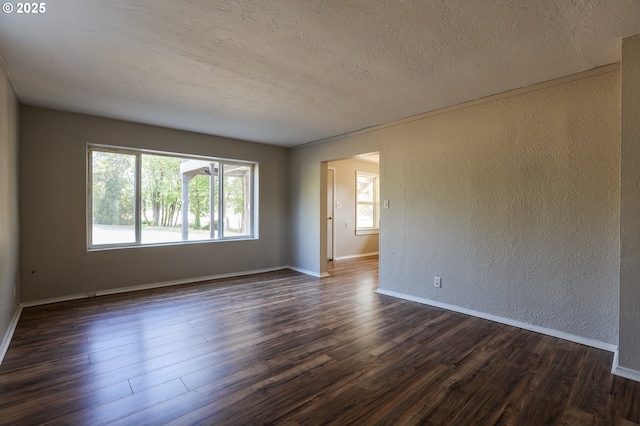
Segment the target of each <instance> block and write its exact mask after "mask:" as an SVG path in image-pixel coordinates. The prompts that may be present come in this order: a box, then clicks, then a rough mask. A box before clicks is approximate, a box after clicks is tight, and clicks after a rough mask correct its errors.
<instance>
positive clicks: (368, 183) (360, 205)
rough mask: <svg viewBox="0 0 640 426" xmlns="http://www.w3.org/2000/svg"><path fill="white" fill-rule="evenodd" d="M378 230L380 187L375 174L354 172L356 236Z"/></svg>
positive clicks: (375, 232) (374, 232) (373, 232)
mask: <svg viewBox="0 0 640 426" xmlns="http://www.w3.org/2000/svg"><path fill="white" fill-rule="evenodd" d="M379 228H380V186H379V179H378V174H377V173H368V172H359V171H358V172H356V235H367V234H377V233H378V231H379Z"/></svg>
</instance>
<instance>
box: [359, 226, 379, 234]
mask: <svg viewBox="0 0 640 426" xmlns="http://www.w3.org/2000/svg"><path fill="white" fill-rule="evenodd" d="M379 233H380V229H379V228H370V229H356V235H377V234H379Z"/></svg>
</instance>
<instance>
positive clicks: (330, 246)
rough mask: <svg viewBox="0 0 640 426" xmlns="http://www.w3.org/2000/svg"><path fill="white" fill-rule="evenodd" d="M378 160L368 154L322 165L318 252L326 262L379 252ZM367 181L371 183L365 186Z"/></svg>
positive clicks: (375, 156) (376, 156)
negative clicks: (323, 241)
mask: <svg viewBox="0 0 640 426" xmlns="http://www.w3.org/2000/svg"><path fill="white" fill-rule="evenodd" d="M379 161H380V160H379V155H378V153H368V154H363V155H358V156H355V157H351V158H344V159H339V160H334V161H328V162H327V163H325V167H326V169H325V170H326V179H324V178H323V184H324V183H326V192H325V194H326V207H325V205H324V202H323V203H322V204H323V205H322V212H323V214H322V216H323V217H325V218H326V220H325V223H326V231H324V230H323V233H325V232H326V234H325V237H324V238H323V239H326V248H325V247H324V246H322V252H324V253H325V254H326V260H327V261H328V262H332V261H340V260H343V259H350V258H358V257H366V256H373V255H377V254H378V253H379V216H380V205H379V204H380V194H379V188H380V186H379V171H380V165H379ZM363 176H364V177H363ZM374 177H375V178H374ZM363 180H364V181H366V182H364V181H363ZM369 181H371V182H375V184H374V185H366V183H367V182H369ZM323 189H324V188H323ZM323 201H324V200H323ZM325 209H326V211H325Z"/></svg>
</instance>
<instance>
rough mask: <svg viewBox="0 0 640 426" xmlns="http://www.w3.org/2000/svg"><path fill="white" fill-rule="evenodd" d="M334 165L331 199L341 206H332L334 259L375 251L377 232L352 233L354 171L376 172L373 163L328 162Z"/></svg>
mask: <svg viewBox="0 0 640 426" xmlns="http://www.w3.org/2000/svg"><path fill="white" fill-rule="evenodd" d="M328 167H333V168H335V181H336V192H335V201H336V202H339V203H340V205H341V208H339V209H338V208H336V209H335V215H334V222H335V227H336V230H335V240H336V241H335V245H336V253H335V257H336V259H338V260H339V259H340V258H345V257H354V256H359V255H363V254H371V253H377V252H378V247H379V246H378V234H373V235H355V227H356V220H355V217H356V171H361V172H371V173H379V170H380V167H379V165H378V164H376V163H372V162H369V161H362V160H357V159H348V160H340V161H332V162H330V163H329V164H328Z"/></svg>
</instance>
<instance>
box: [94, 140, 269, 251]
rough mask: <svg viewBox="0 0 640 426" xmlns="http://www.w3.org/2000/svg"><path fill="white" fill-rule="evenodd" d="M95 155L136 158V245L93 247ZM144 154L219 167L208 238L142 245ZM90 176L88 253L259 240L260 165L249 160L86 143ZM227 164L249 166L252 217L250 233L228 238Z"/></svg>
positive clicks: (250, 212) (249, 196) (249, 204)
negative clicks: (224, 222)
mask: <svg viewBox="0 0 640 426" xmlns="http://www.w3.org/2000/svg"><path fill="white" fill-rule="evenodd" d="M94 152H106V153H114V154H123V155H133V156H135V165H134V174H135V178H134V193H135V200H134V230H135V241H134V242H125V243H106V244H93V153H94ZM143 155H153V156H164V157H170V158H178V159H186V160H197V161H207V162H212V163H213V162H215V163H217V164H218V182H217V185H218V201H217V209H216V210H217V214H216V216H215V217H214V216H213V209H212V207H213V203H212V201H211V200H212V197H211V194H210V195H209V197H210V199H209V200H210V210H209V218H210V224H209V228H210V235H209V238H207V239H199V240H181V241H167V242H153V243H143V242H142V222H143V219H142V212H141V208H142V157H143ZM86 158H87V163H86V165H87V174H86V236H87V241H86V242H87V251H97V250H110V249H121V248H136V247H153V246H167V245H184V244H202V243H218V242H225V241H238V240H255V239H258V203H257V200H258V193H257V186H258V162H256V161H247V160H237V159H229V158H221V157H210V156H203V155H194V154H183V153H178V152H167V151H156V150H148V149H138V148H126V147H120V146H112V145H102V144H87V157H86ZM228 165H235V166H242V167H249V173H250V176H249V179H248V181H249V183H250V188H249V191H248V195H247V196H248V200H246V201H245V205H246V206H247V207H246V208H247V213H248V215H249V218H248V219H247V220H246V223H247V224H248V226H249V231H248V232H247V234H246V235H230V236H225V233H224V229H223V228H224V226H223V225H222V223H223V221H224V217H225V214H224V213H225V212H224V210H223V205H224V200H223V198H224V189H223V187H224V180H225V179H224V173H225V172H224V168H225V166H228ZM214 220H217V221H218V224H219V225H218V235H217V237H216V238H214V237H213V223H214Z"/></svg>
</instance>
